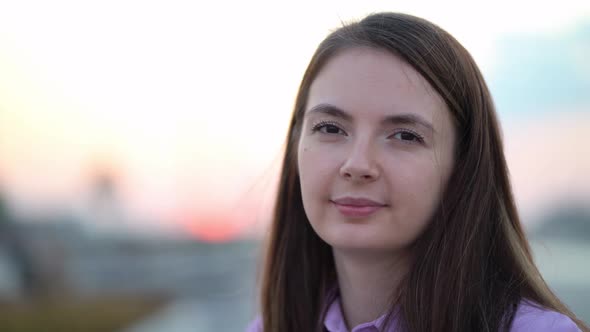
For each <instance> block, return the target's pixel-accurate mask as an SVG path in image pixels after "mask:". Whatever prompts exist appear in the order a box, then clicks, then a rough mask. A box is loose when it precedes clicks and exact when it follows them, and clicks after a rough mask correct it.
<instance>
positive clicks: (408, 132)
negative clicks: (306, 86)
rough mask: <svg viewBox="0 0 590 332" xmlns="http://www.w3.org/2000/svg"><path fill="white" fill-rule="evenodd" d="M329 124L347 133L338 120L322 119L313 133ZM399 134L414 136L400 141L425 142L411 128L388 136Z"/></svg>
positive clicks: (315, 126)
mask: <svg viewBox="0 0 590 332" xmlns="http://www.w3.org/2000/svg"><path fill="white" fill-rule="evenodd" d="M328 126H333V127H336V128H337V129H338V130H339V131H342V132H343V133H344V134H345V135H347V134H346V132H345V131H344V130H343V129H342V128H341V127H340V125H339V124H338V123H337V122H332V121H320V122H318V123H316V124H315V125H313V127H312V129H311V131H312V132H313V133H315V132H320V131H321V130H322V129H323V128H326V127H328ZM324 134H328V135H337V134H336V133H326V132H324ZM398 134H410V135H412V136H414V137H413V138H414V139H412V140H402V139H400V141H404V143H411V142H414V141H415V142H417V143H424V137H423V136H422V135H420V134H418V133H417V132H415V131H413V130H410V129H399V130H397V131H396V132H395V133H393V134H392V135H390V136H388V138H389V137H392V136H395V135H398Z"/></svg>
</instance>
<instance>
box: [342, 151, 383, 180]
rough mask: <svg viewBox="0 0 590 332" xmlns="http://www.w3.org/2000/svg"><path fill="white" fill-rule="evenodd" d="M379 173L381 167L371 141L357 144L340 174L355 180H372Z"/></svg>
mask: <svg viewBox="0 0 590 332" xmlns="http://www.w3.org/2000/svg"><path fill="white" fill-rule="evenodd" d="M379 175H380V171H379V167H378V164H377V162H376V160H375V156H374V152H373V148H372V147H371V144H370V143H369V142H358V143H357V144H355V145H354V146H353V147H352V149H351V151H350V152H349V154H348V156H347V158H346V160H345V161H344V163H343V164H342V166H341V167H340V176H342V177H343V178H345V179H346V180H349V181H353V182H358V183H363V182H372V181H375V180H377V179H378V178H379Z"/></svg>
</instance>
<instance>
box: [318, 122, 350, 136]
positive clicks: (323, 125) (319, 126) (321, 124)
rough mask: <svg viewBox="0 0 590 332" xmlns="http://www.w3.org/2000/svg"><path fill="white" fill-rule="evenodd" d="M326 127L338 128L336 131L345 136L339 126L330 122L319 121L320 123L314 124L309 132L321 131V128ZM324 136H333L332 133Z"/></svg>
mask: <svg viewBox="0 0 590 332" xmlns="http://www.w3.org/2000/svg"><path fill="white" fill-rule="evenodd" d="M328 126H332V127H336V128H338V130H340V131H342V132H343V133H344V134H346V132H345V131H344V130H342V128H341V127H340V125H339V124H338V123H336V122H332V121H320V122H318V123H316V124H315V125H313V127H312V128H311V131H312V132H313V133H315V132H319V131H320V130H322V128H326V127H328ZM324 134H329V135H330V134H331V135H334V133H324Z"/></svg>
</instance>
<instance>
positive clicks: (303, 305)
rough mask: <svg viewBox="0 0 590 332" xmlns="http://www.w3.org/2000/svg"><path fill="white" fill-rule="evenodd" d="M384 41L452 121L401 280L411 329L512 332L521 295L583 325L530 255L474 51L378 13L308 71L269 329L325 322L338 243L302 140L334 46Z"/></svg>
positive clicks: (279, 227) (344, 30)
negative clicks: (440, 182)
mask: <svg viewBox="0 0 590 332" xmlns="http://www.w3.org/2000/svg"><path fill="white" fill-rule="evenodd" d="M355 47H371V48H375V49H380V50H385V51H388V52H391V53H392V54H394V55H396V56H398V57H400V58H401V59H403V60H404V61H405V62H407V63H408V64H409V65H411V66H412V67H413V68H414V69H415V70H416V71H417V72H418V73H420V74H421V75H422V76H423V77H424V78H425V79H426V80H427V81H428V82H429V83H430V85H431V86H432V87H433V88H434V89H435V90H436V91H437V92H438V94H439V95H440V96H441V97H442V98H443V100H444V101H445V103H446V105H447V107H448V109H449V110H450V113H451V118H452V119H453V122H454V127H455V128H454V129H455V130H456V137H457V141H456V146H455V149H454V151H455V164H454V168H453V170H452V173H451V176H450V178H449V181H448V182H447V186H446V189H445V191H444V193H443V196H442V197H441V199H440V204H439V206H438V208H437V210H436V212H435V214H434V216H433V218H432V220H431V221H430V224H429V226H428V227H427V229H426V230H425V231H424V233H422V234H421V235H420V237H419V238H418V239H417V240H416V241H415V243H414V244H412V246H413V248H412V250H413V257H415V259H414V261H413V263H412V266H411V267H410V270H409V272H408V274H407V275H406V278H405V279H404V282H403V283H402V284H401V286H400V294H401V295H400V296H399V297H398V298H397V301H396V302H395V303H391V305H392V308H391V309H393V306H398V307H399V316H400V319H399V321H400V322H401V323H400V324H401V328H402V329H403V330H407V331H494V332H495V331H500V330H508V329H509V327H510V324H511V323H512V321H513V318H514V314H515V310H516V308H517V305H518V303H519V302H520V301H521V300H522V299H528V300H531V301H533V302H536V303H537V304H538V305H540V306H542V307H544V308H547V309H550V310H555V311H557V312H560V313H563V314H565V315H567V316H569V317H571V318H572V319H573V320H574V321H576V322H577V323H578V325H579V326H580V327H582V328H584V329H587V328H586V327H585V326H584V324H583V323H582V322H581V321H579V320H577V319H576V317H575V316H574V315H573V314H572V313H571V312H570V311H569V310H568V309H567V307H566V306H565V305H564V304H562V303H561V302H560V301H559V299H558V298H557V297H556V296H555V295H554V294H553V293H552V292H551V290H550V289H549V287H548V286H547V284H546V283H545V281H544V280H543V278H542V277H541V274H540V273H539V271H538V269H537V268H536V266H535V264H534V262H533V258H532V255H531V249H530V247H529V244H528V242H527V239H526V237H525V234H524V232H523V229H522V226H521V223H520V220H519V216H518V213H517V210H516V207H515V203H514V198H513V195H512V190H511V187H510V181H509V177H508V170H507V166H506V161H505V158H504V152H503V147H502V140H501V135H500V129H499V125H498V121H497V118H496V114H495V109H494V105H493V101H492V98H491V95H490V92H489V90H488V88H487V86H486V83H485V81H484V78H483V76H482V74H481V73H480V71H479V69H478V67H477V65H476V64H475V62H474V60H473V59H472V57H471V56H470V55H469V53H468V52H467V51H466V50H465V49H464V48H463V47H462V46H461V45H460V44H459V42H457V40H455V39H454V38H453V37H452V36H451V35H449V34H448V33H447V32H445V31H444V30H442V29H441V28H439V27H438V26H436V25H434V24H432V23H430V22H428V21H426V20H423V19H420V18H417V17H414V16H410V15H405V14H398V13H379V14H373V15H370V16H368V17H366V18H364V19H363V20H361V21H359V22H356V23H351V24H347V25H345V26H343V27H341V28H339V29H338V30H336V31H334V32H332V33H331V34H330V35H329V36H328V37H326V39H325V40H324V41H323V42H322V43H321V44H320V45H319V47H318V48H317V50H316V51H315V53H314V55H313V57H312V59H311V61H310V63H309V66H308V67H307V70H306V71H305V74H304V76H303V79H302V82H301V85H300V87H299V92H298V94H297V97H296V100H295V105H294V110H293V115H292V118H291V122H290V126H289V130H288V134H287V142H286V150H285V155H284V159H283V163H282V171H281V175H280V182H279V189H278V194H277V201H276V205H275V209H274V216H273V218H274V219H273V222H272V225H271V230H270V236H269V239H268V243H267V248H266V250H267V251H266V258H265V266H264V270H263V275H262V293H261V306H262V308H261V309H262V310H261V311H262V322H263V329H264V331H265V332H295V331H297V332H299V331H321V330H322V319H323V310H324V308H325V307H326V305H327V303H326V294H327V292H328V289H329V288H330V287H331V286H332V285H334V284H335V283H336V272H335V266H334V259H333V256H332V251H331V248H330V246H329V245H328V244H327V243H325V242H324V241H323V240H322V239H320V238H319V237H318V235H317V234H316V233H315V232H314V231H313V229H312V227H311V226H310V223H309V220H308V219H307V217H306V214H305V211H304V209H303V203H302V197H301V188H300V179H299V172H298V170H297V144H298V140H299V136H300V132H301V126H302V120H303V114H304V111H305V108H306V102H307V98H308V93H309V89H310V85H311V84H312V82H313V80H314V79H315V77H316V76H317V74H318V72H319V71H320V70H321V69H322V67H323V66H324V64H325V63H326V62H327V61H329V60H330V59H331V58H332V57H333V56H334V55H335V54H337V53H339V52H342V51H343V50H346V49H350V48H355Z"/></svg>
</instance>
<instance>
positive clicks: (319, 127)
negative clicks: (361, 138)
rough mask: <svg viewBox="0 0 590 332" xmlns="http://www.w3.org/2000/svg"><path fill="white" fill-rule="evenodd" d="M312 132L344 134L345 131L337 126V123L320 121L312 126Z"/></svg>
mask: <svg viewBox="0 0 590 332" xmlns="http://www.w3.org/2000/svg"><path fill="white" fill-rule="evenodd" d="M312 131H313V132H317V131H319V132H321V133H324V134H332V135H346V133H345V132H344V131H343V130H342V129H340V127H338V125H336V124H333V123H329V122H320V123H318V124H316V125H315V126H313V129H312Z"/></svg>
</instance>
